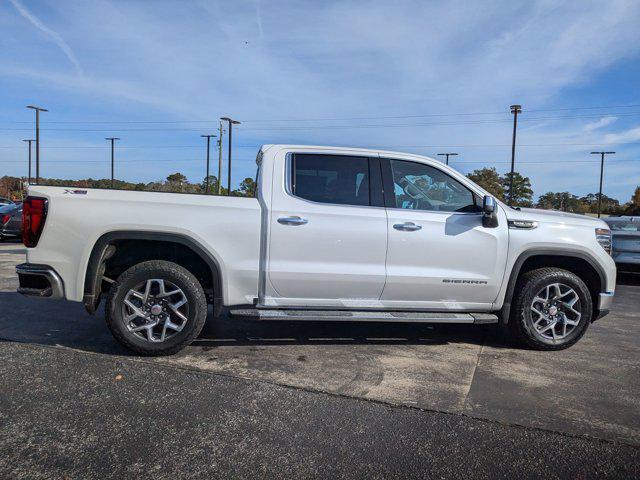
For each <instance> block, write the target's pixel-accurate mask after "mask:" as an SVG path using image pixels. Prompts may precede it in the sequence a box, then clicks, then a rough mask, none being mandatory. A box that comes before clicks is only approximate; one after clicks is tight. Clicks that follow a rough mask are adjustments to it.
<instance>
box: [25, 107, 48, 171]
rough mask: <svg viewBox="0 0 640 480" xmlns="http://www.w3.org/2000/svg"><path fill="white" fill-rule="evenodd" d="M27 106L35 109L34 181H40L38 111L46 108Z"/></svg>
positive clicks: (44, 110) (45, 110)
mask: <svg viewBox="0 0 640 480" xmlns="http://www.w3.org/2000/svg"><path fill="white" fill-rule="evenodd" d="M27 108H30V109H31V110H35V111H36V183H38V182H39V181H40V112H48V111H49V110H47V109H46V108H40V107H36V106H35V105H27Z"/></svg>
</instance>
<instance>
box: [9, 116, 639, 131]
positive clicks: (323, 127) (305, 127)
mask: <svg viewBox="0 0 640 480" xmlns="http://www.w3.org/2000/svg"><path fill="white" fill-rule="evenodd" d="M638 115H640V112H628V113H624V114H618V116H624V117H628V116H638ZM600 117H602V115H558V116H549V117H528V118H523V119H521V120H520V121H521V122H527V123H529V122H536V121H542V120H564V119H574V118H600ZM511 121H512V120H511V119H509V118H505V119H488V120H466V121H450V122H426V123H387V124H362V125H301V126H291V127H289V126H283V127H248V128H243V130H244V131H296V130H298V131H299V130H335V129H349V128H358V129H359V128H405V127H427V126H438V125H443V126H455V125H483V124H499V123H511ZM30 130H31V129H28V128H0V131H30ZM42 130H47V131H58V132H195V131H200V130H201V128H108V129H104V128H43V129H42Z"/></svg>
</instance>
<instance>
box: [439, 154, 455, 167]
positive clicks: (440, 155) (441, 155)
mask: <svg viewBox="0 0 640 480" xmlns="http://www.w3.org/2000/svg"><path fill="white" fill-rule="evenodd" d="M449 155H451V156H452V157H455V156H456V155H458V154H457V153H452V152H449V153H439V154H438V156H439V157H444V156H446V157H447V165H449Z"/></svg>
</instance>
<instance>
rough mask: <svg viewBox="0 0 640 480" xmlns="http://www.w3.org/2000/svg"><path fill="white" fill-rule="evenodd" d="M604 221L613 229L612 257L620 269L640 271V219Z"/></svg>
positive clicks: (628, 218)
mask: <svg viewBox="0 0 640 480" xmlns="http://www.w3.org/2000/svg"><path fill="white" fill-rule="evenodd" d="M604 221H605V222H607V225H609V228H610V229H611V234H612V237H613V244H612V253H611V255H612V256H613V260H614V261H615V262H616V264H617V265H618V268H620V269H621V270H635V271H640V217H631V216H627V217H624V216H620V217H607V218H605V219H604Z"/></svg>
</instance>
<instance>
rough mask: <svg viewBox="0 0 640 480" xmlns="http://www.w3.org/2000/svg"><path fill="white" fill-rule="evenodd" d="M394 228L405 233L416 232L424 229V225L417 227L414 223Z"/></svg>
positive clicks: (406, 223)
mask: <svg viewBox="0 0 640 480" xmlns="http://www.w3.org/2000/svg"><path fill="white" fill-rule="evenodd" d="M393 228H395V229H396V230H401V231H403V232H415V231H417V230H420V229H421V228H422V225H416V224H415V223H413V222H404V223H396V224H395V225H394V226H393Z"/></svg>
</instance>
